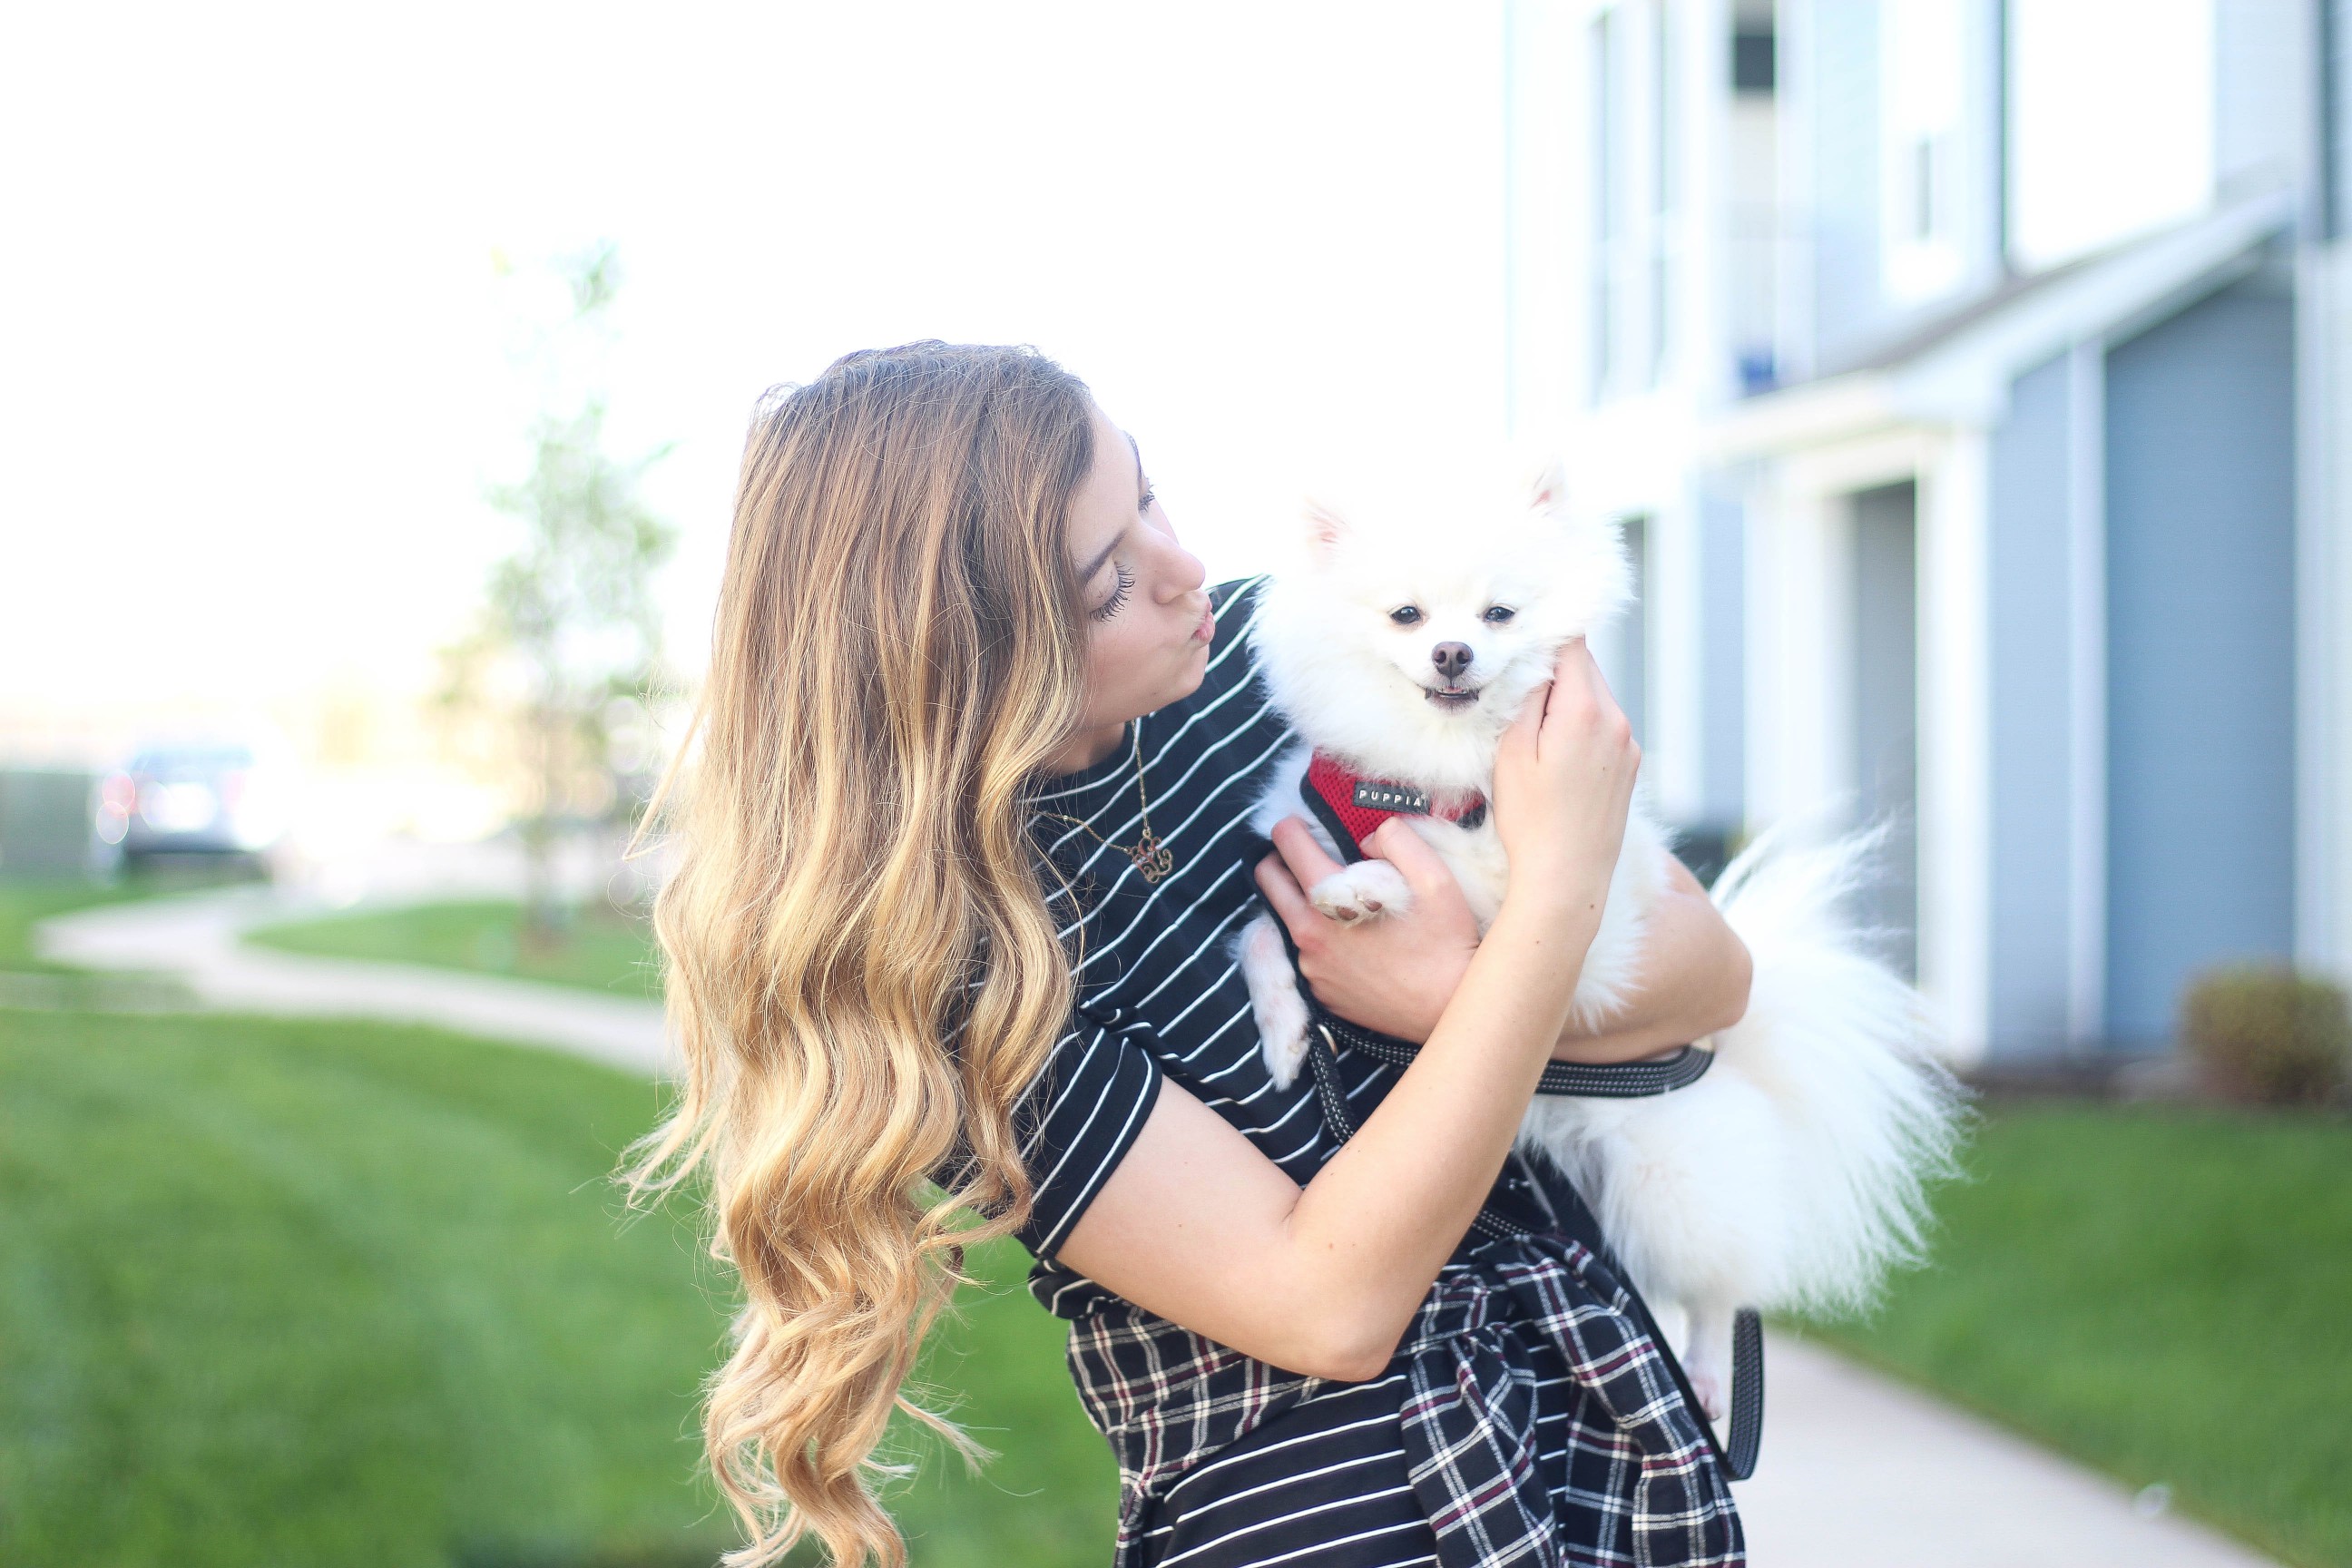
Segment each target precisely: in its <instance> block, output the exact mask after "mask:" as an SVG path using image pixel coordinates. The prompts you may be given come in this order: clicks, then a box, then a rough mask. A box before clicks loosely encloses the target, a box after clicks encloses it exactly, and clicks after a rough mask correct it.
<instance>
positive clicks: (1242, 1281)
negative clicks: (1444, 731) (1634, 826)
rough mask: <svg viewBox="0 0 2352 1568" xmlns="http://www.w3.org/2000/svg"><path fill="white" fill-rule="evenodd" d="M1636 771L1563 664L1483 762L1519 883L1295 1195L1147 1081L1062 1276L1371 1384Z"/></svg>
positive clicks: (1461, 1186) (1504, 1124) (1290, 1362)
mask: <svg viewBox="0 0 2352 1568" xmlns="http://www.w3.org/2000/svg"><path fill="white" fill-rule="evenodd" d="M1639 761H1640V752H1639V749H1638V748H1636V747H1635V746H1634V744H1633V738H1632V734H1631V731H1630V729H1629V727H1628V726H1627V724H1626V722H1625V718H1624V715H1623V714H1622V713H1621V712H1620V711H1618V709H1617V706H1616V704H1615V703H1614V702H1613V701H1612V700H1610V698H1609V695H1608V690H1607V688H1606V687H1605V686H1604V685H1603V684H1602V683H1601V679H1600V677H1599V674H1598V672H1597V671H1595V670H1594V669H1593V668H1592V663H1591V658H1590V657H1589V656H1588V655H1586V654H1585V652H1584V649H1583V648H1582V647H1581V646H1580V645H1579V646H1576V647H1571V648H1570V650H1569V651H1568V652H1566V653H1564V654H1563V655H1562V656H1561V659H1560V664H1559V669H1558V670H1557V672H1556V677H1555V679H1554V682H1553V684H1552V686H1551V687H1550V689H1549V691H1548V692H1547V693H1546V694H1545V695H1544V696H1543V697H1542V698H1540V699H1538V700H1531V701H1530V702H1529V703H1528V711H1527V712H1526V713H1525V714H1523V715H1522V717H1521V719H1520V721H1518V722H1517V723H1515V724H1514V725H1513V726H1512V728H1511V731H1510V732H1509V733H1508V734H1507V736H1506V737H1505V740H1504V743H1503V747H1502V754H1501V756H1500V757H1499V758H1498V761H1497V764H1496V786H1495V805H1494V809H1495V820H1496V827H1497V828H1498V830H1500V831H1501V832H1502V833H1503V835H1504V842H1505V845H1506V847H1507V849H1508V850H1509V852H1510V855H1511V858H1512V862H1513V864H1515V865H1524V866H1532V867H1534V868H1537V869H1538V872H1539V873H1540V874H1538V875H1530V876H1526V877H1523V878H1520V879H1517V885H1515V886H1514V888H1513V889H1512V891H1511V893H1510V895H1509V897H1508V898H1507V899H1506V900H1505V901H1504V905H1503V909H1502V910H1501V912H1500V913H1499V914H1498V915H1497V916H1496V920H1495V922H1494V925H1493V927H1492V928H1491V929H1490V930H1489V931H1487V933H1486V940H1485V941H1484V942H1481V943H1479V944H1478V946H1477V950H1476V952H1475V953H1474V954H1473V955H1472V956H1471V958H1470V960H1469V963H1468V964H1467V966H1466V968H1465V971H1464V973H1463V974H1462V977H1461V984H1460V985H1459V987H1458V988H1456V989H1455V991H1454V994H1453V997H1452V999H1451V1000H1450V1001H1449V1002H1448V1003H1447V1005H1446V1006H1445V1008H1444V1013H1443V1014H1442V1016H1440V1017H1439V1018H1438V1020H1437V1023H1436V1026H1435V1027H1434V1028H1433V1029H1432V1030H1431V1031H1430V1035H1429V1039H1428V1042H1427V1044H1426V1045H1425V1046H1424V1047H1423V1050H1422V1052H1421V1055H1420V1057H1419V1058H1417V1059H1416V1060H1415V1061H1414V1063H1413V1065H1412V1067H1411V1068H1407V1069H1406V1070H1405V1072H1404V1074H1403V1076H1402V1078H1401V1079H1399V1080H1398V1082H1397V1084H1396V1085H1395V1087H1394V1088H1393V1089H1391V1090H1390V1092H1389V1094H1388V1097H1387V1098H1386V1099H1385V1100H1382V1101H1381V1105H1380V1107H1379V1108H1378V1109H1377V1110H1374V1111H1373V1112H1372V1113H1371V1115H1370V1116H1369V1117H1368V1118H1366V1119H1365V1121H1364V1124H1363V1126H1362V1127H1361V1128H1360V1129H1359V1130H1358V1131H1357V1133H1356V1135H1355V1136H1354V1137H1353V1138H1351V1139H1350V1140H1349V1142H1347V1143H1346V1145H1345V1146H1343V1147H1342V1148H1341V1149H1340V1150H1339V1152H1338V1153H1336V1154H1335V1155H1333V1156H1332V1157H1331V1159H1330V1160H1329V1161H1328V1162H1327V1163H1325V1164H1324V1166H1323V1168H1322V1170H1321V1171H1320V1172H1318V1173H1317V1175H1316V1176H1315V1178H1314V1179H1313V1180H1312V1181H1311V1182H1309V1183H1308V1184H1307V1185H1306V1186H1305V1187H1303V1188H1302V1187H1300V1186H1297V1184H1294V1183H1293V1182H1292V1181H1291V1180H1290V1178H1289V1177H1287V1176H1286V1175H1284V1174H1283V1173H1282V1172H1281V1170H1280V1169H1279V1168H1278V1167H1277V1166H1276V1165H1275V1164H1274V1163H1272V1162H1271V1161H1269V1160H1267V1159H1266V1158H1265V1155H1264V1154H1262V1153H1260V1152H1258V1150H1257V1148H1256V1147H1255V1145H1254V1144H1252V1143H1251V1142H1249V1141H1248V1140H1246V1139H1245V1138H1244V1137H1243V1136H1242V1135H1241V1134H1240V1133H1239V1132H1237V1131H1234V1128H1233V1127H1231V1126H1230V1125H1229V1124H1227V1123H1226V1122H1225V1121H1224V1120H1223V1118H1222V1117H1220V1116H1218V1115H1217V1114H1216V1113H1215V1112H1214V1111H1213V1110H1209V1109H1208V1108H1207V1107H1205V1106H1203V1105H1202V1104H1201V1102H1200V1101H1199V1100H1195V1099H1194V1098H1193V1097H1192V1095H1190V1094H1189V1093H1187V1092H1185V1091H1184V1090H1183V1089H1181V1088H1180V1087H1178V1086H1177V1085H1175V1084H1172V1083H1171V1084H1167V1085H1165V1086H1164V1087H1163V1088H1162V1089H1161V1090H1160V1097H1159V1100H1158V1103H1157V1104H1156V1105H1155V1106H1154V1108H1153V1110H1152V1112H1151V1115H1150V1119H1149V1120H1148V1121H1146V1123H1145V1125H1144V1129H1143V1131H1142V1132H1141V1133H1140V1134H1139V1136H1138V1138H1137V1140H1136V1142H1135V1145H1134V1147H1133V1148H1131V1149H1130V1150H1129V1152H1128V1153H1127V1156H1126V1157H1125V1158H1124V1159H1123V1160H1121V1161H1120V1162H1119V1164H1118V1169H1117V1170H1115V1171H1114V1172H1112V1173H1111V1176H1110V1179H1109V1180H1108V1182H1106V1183H1105V1184H1104V1185H1103V1189H1102V1191H1101V1192H1100V1193H1099V1194H1097V1196H1096V1198H1095V1200H1094V1202H1093V1204H1092V1205H1089V1206H1088V1207H1087V1211H1086V1213H1085V1215H1083V1216H1081V1218H1080V1219H1079V1221H1078V1223H1077V1225H1076V1227H1074V1228H1073V1230H1072V1231H1071V1233H1070V1235H1069V1237H1068V1238H1067V1240H1066V1242H1065V1243H1064V1244H1063V1246H1062V1248H1061V1251H1060V1254H1059V1256H1060V1258H1061V1259H1062V1261H1063V1262H1065V1263H1066V1264H1067V1265H1068V1266H1069V1267H1071V1268H1076V1269H1077V1270H1079V1271H1080V1272H1081V1273H1084V1274H1086V1275H1087V1277H1088V1278H1090V1279H1095V1280H1097V1281H1099V1282H1100V1283H1101V1284H1103V1285H1105V1286H1107V1287H1108V1288H1109V1289H1112V1290H1115V1291H1117V1292H1118V1294H1119V1295H1121V1296H1124V1297H1125V1298H1127V1299H1128V1300H1130V1301H1133V1302H1135V1303H1136V1304H1138V1305H1139V1306H1141V1307H1143V1308H1145V1309H1146V1310H1150V1311H1152V1312H1156V1313H1158V1314H1159V1315H1160V1316H1161V1317H1164V1318H1167V1319H1169V1320H1170V1321H1173V1322H1177V1323H1181V1324H1182V1325H1184V1326H1185V1327H1186V1328H1189V1329H1192V1330H1193V1331H1195V1332H1197V1333H1201V1334H1205V1335H1207V1336H1208V1337H1209V1338H1211V1339H1213V1340H1215V1341H1217V1342H1220V1343H1223V1344H1226V1345H1230V1346H1232V1347H1233V1348H1234V1349H1235V1350H1239V1351H1242V1352H1244V1353H1246V1354H1249V1355H1252V1356H1255V1357H1256V1358H1258V1359H1260V1360H1262V1361H1267V1362H1271V1363H1275V1364H1276V1365H1277V1366H1283V1367H1287V1368H1289V1369H1290V1370H1292V1371H1294V1372H1300V1373H1311V1374H1315V1375H1318V1376H1323V1377H1331V1378H1342V1379H1361V1378H1367V1377H1371V1376H1374V1375H1376V1374H1377V1373H1379V1372H1380V1371H1381V1368H1382V1367H1384V1366H1386V1365H1387V1364H1388V1362H1389V1359H1390V1358H1391V1355H1393V1353H1394V1352H1395V1348H1396V1344H1397V1341H1398V1339H1399V1337H1400V1336H1402V1333H1403V1331H1404V1330H1405V1328H1406V1326H1407V1325H1408V1324H1409V1323H1411V1321H1412V1315H1413V1313H1414V1312H1415V1310H1418V1309H1419V1307H1420V1304H1421V1301H1422V1300H1423V1297H1424V1296H1425V1295H1426V1294H1427V1293H1428V1290H1429V1287H1430V1284H1431V1282H1432V1281H1433V1280H1434V1279H1436V1277H1437V1271H1438V1269H1439V1268H1442V1267H1443V1266H1444V1262H1445V1259H1446V1258H1448V1257H1449V1256H1451V1254H1452V1253H1453V1250H1454V1246H1455V1244H1456V1243H1457V1242H1459V1241H1460V1239H1461V1237H1462V1236H1463V1234H1464V1232H1465V1231H1466V1230H1467V1229H1468V1228H1469V1226H1470V1221H1471V1219H1472V1218H1473V1217H1474V1216H1475V1215H1476V1214H1477V1212H1478V1207H1479V1205H1481V1204H1482V1203H1484V1202H1485V1201H1486V1194H1487V1192H1488V1191H1489V1189H1490V1188H1491V1187H1492V1186H1493V1184H1494V1182H1495V1178H1496V1175H1497V1174H1498V1173H1500V1172H1501V1170H1502V1165H1503V1160H1504V1158H1505V1156H1506V1155H1507V1153H1508V1152H1509V1150H1510V1146H1511V1141H1512V1138H1513V1137H1514V1136H1515V1135H1516V1133H1517V1131H1518V1124H1519V1118H1520V1116H1521V1115H1522V1113H1524V1111H1525V1110H1526V1109H1527V1104H1528V1100H1529V1099H1530V1098H1531V1097H1532V1096H1533V1094H1534V1092H1535V1086H1536V1080H1537V1079H1538V1078H1539V1077H1540V1076H1541V1074H1542V1071H1543V1066H1544V1063H1545V1062H1546V1061H1547V1060H1548V1059H1549V1057H1550V1054H1551V1048H1552V1045H1553V1042H1554V1041H1556V1040H1557V1039H1558V1038H1559V1032H1560V1028H1561V1026H1562V1025H1563V1024H1564V1022H1565V1021H1566V1019H1567V1016H1568V1008H1569V1004H1570V998H1571V997H1572V995H1573V994H1574V992H1575V989H1576V980H1577V975H1578V973H1580V969H1581V967H1582V964H1583V960H1584V952H1585V950H1586V948H1587V947H1589V946H1590V945H1591V941H1592V935H1593V932H1594V931H1596V930H1597V929H1598V928H1599V925H1600V920H1601V904H1602V901H1603V900H1604V899H1605V898H1606V897H1607V894H1608V885H1609V871H1610V868H1611V867H1612V866H1613V865H1614V864H1615V861H1616V858H1617V849H1618V846H1619V843H1620V842H1621V840H1622V836H1623V833H1624V825H1625V810H1626V803H1627V801H1628V799H1629V798H1630V795H1631V790H1632V784H1633V773H1634V771H1635V769H1636V767H1637V766H1638V764H1639ZM1402 869H1404V870H1405V871H1406V873H1407V875H1408V877H1410V876H1411V875H1412V874H1413V873H1412V868H1410V867H1409V866H1408V867H1403V868H1402Z"/></svg>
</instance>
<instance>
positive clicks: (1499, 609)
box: [1486, 605, 1519, 626]
mask: <svg viewBox="0 0 2352 1568" xmlns="http://www.w3.org/2000/svg"><path fill="white" fill-rule="evenodd" d="M1518 613H1519V612H1518V611H1517V610H1515V609H1513V608H1511V606H1510V605H1487V606H1486V618H1487V619H1488V620H1490V621H1492V622H1494V623H1495V624H1496V626H1501V625H1502V624H1503V623H1504V622H1505V621H1507V620H1509V619H1510V618H1511V617H1512V616H1516V615H1517V614H1518Z"/></svg>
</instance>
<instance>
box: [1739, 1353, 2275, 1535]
mask: <svg viewBox="0 0 2352 1568" xmlns="http://www.w3.org/2000/svg"><path fill="white" fill-rule="evenodd" d="M1764 1386H1765V1390H1766V1394H1765V1403H1764V1410H1765V1415H1764V1451H1763V1457H1762V1458H1761V1459H1760V1460H1759V1462H1758V1464H1757V1467H1756V1477H1755V1479H1753V1480H1749V1481H1745V1482H1742V1483H1741V1484H1740V1485H1738V1487H1736V1488H1734V1489H1733V1492H1734V1495H1735V1496H1736V1497H1737V1498H1738V1500H1739V1511H1740V1515H1741V1517H1742V1518H1743V1519H1744V1520H1745V1521H1747V1525H1748V1552H1749V1558H1750V1562H1751V1563H1752V1564H1753V1568H1865V1565H1870V1568H2270V1565H2271V1560H2270V1559H2269V1558H2267V1557H2264V1556H2263V1555H2261V1554H2260V1553H2258V1552H2254V1551H2252V1549H2250V1548H2248V1547H2244V1546H2241V1545H2239V1544H2238V1543H2237V1542H2233V1541H2231V1540H2228V1539H2227V1538H2225V1537H2223V1536H2221V1535H2219V1534H2216V1533H2215V1532H2213V1531H2210V1530H2207V1529H2205V1528H2203V1527H2202V1526H2200V1525H2198V1524H2195V1523H2193V1522H2191V1521H2188V1520H2185V1519H2182V1518H2180V1517H2179V1516H2178V1515H2175V1514H2172V1513H2170V1512H2168V1511H2165V1510H2164V1507H2163V1502H2162V1500H2161V1494H2160V1493H2158V1489H2154V1488H2151V1489H2149V1491H2150V1493H2154V1494H2157V1495H2148V1494H2142V1495H2141V1496H2139V1497H2137V1498H2136V1497H2135V1496H2134V1495H2133V1494H2132V1493H2130V1492H2128V1491H2126V1490H2125V1489H2123V1488H2122V1487H2120V1486H2118V1485H2116V1483H2115V1482H2114V1481H2111V1480H2109V1479H2106V1478H2105V1477H2104V1476H2101V1475H2099V1474H2097V1473H2096V1472H2095V1471H2092V1470H2089V1469H2086V1468H2083V1467H2081V1466H2079V1465H2076V1464H2074V1463H2073V1462H2072V1461H2071V1460H2067V1459H2063V1458H2059V1457H2057V1456H2056V1455H2054V1454H2052V1453H2050V1452H2048V1451H2047V1450H2045V1449H2042V1448H2039V1447H2035V1446H2034V1445H2032V1444H2031V1443H2029V1442H2026V1441H2025V1440H2024V1439H2023V1438H2021V1437H2018V1436H2012V1435H2011V1434H2010V1433H2008V1432H2005V1431H2003V1430H2002V1429H2001V1428H2000V1427H1998V1426H1994V1425H1992V1424H1991V1423H1990V1422H1988V1421H1983V1420H1979V1419H1978V1418H1977V1417H1975V1416H1973V1415H1967V1414H1964V1413H1963V1412H1960V1411H1958V1410H1955V1409H1953V1408H1952V1407H1951V1406H1949V1405H1944V1404H1942V1403H1940V1402H1939V1401H1937V1400H1935V1399H1932V1398H1929V1397H1928V1396H1927V1395H1926V1394H1920V1393H1918V1392H1916V1390H1914V1389H1910V1388H1907V1387H1905V1386H1904V1385H1902V1384H1897V1383H1895V1382H1893V1381H1892V1380H1890V1379H1887V1378H1885V1377H1882V1376H1880V1375H1879V1374H1878V1373H1874V1372H1870V1371H1867V1370H1865V1369H1864V1368H1862V1367H1859V1366H1856V1365H1854V1364H1853V1363H1852V1362H1849V1361H1846V1360H1843V1358H1841V1357H1839V1356H1836V1355H1833V1354H1832V1353H1831V1352H1828V1351H1826V1350H1824V1349H1822V1346H1820V1345H1819V1344H1818V1343H1811V1342H1806V1341H1803V1340H1800V1339H1795V1338H1792V1337H1790V1336H1789V1335H1786V1334H1775V1335H1773V1336H1771V1339H1770V1342H1769V1344H1768V1345H1767V1347H1766V1351H1765V1373H1764Z"/></svg>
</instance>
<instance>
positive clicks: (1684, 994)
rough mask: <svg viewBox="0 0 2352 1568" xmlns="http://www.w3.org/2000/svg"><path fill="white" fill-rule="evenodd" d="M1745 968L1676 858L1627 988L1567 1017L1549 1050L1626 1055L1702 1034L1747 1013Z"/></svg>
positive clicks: (1744, 958) (1563, 1056) (1732, 935)
mask: <svg viewBox="0 0 2352 1568" xmlns="http://www.w3.org/2000/svg"><path fill="white" fill-rule="evenodd" d="M1750 974H1751V965H1750V963H1749V961H1748V948H1747V944H1746V943H1744V942H1741V941H1740V940H1739V938H1738V934H1737V933H1736V932H1734V931H1732V929H1731V927H1730V926H1729V925H1728V924H1727V923H1726V922H1725V921H1724V919H1723V916H1722V914H1721V913H1720V912H1719V911H1718V910H1717V909H1716V907H1715V905H1714V904H1713V902H1711V901H1710V900H1708V898H1707V896H1706V889H1703V888H1701V887H1700V886H1699V884H1698V879H1696V877H1693V876H1692V875H1691V874H1690V872H1689V871H1687V870H1685V868H1683V866H1682V864H1681V862H1679V861H1676V862H1675V864H1674V866H1673V868H1672V870H1671V874H1670V879H1669V882H1668V886H1667V889H1666V890H1665V892H1664V895H1663V896H1662V897H1661V898H1660V899H1659V900H1658V902H1657V905H1656V907H1655V908H1654V909H1653V910H1651V912H1650V919H1649V921H1648V922H1647V928H1646V930H1645V931H1643V942H1642V961H1641V971H1640V973H1639V974H1638V976H1637V978H1636V981H1635V984H1634V987H1633V994H1631V995H1630V996H1628V997H1627V998H1626V1001H1625V1004H1624V1005H1622V1006H1621V1007H1620V1008H1618V1009H1617V1010H1616V1011H1615V1012H1613V1013H1611V1014H1609V1015H1607V1016H1604V1017H1602V1018H1601V1019H1599V1020H1598V1021H1597V1022H1588V1021H1586V1020H1583V1019H1580V1018H1578V1017H1576V1016H1570V1019H1569V1021H1568V1024H1567V1026H1566V1027H1565V1028H1563V1029H1562V1030H1561V1031H1560V1036H1559V1042H1558V1043H1557V1045H1555V1046H1554V1047H1553V1050H1552V1056H1553V1058H1555V1059H1557V1060H1559V1061H1572V1062H1622V1061H1633V1060H1636V1059H1638V1058H1643V1057H1647V1056H1655V1055H1656V1054H1658V1053H1659V1052H1661V1051H1666V1050H1671V1049H1673V1048H1674V1047H1676V1046H1683V1045H1688V1044H1689V1043H1690V1042H1692V1041H1694V1040H1699V1039H1704V1038H1706V1037H1707V1036H1709V1035H1711V1034H1714V1033H1715V1032H1716V1031H1717V1030H1718V1029H1727V1028H1729V1027H1730V1026H1732V1025H1734V1024H1736V1023H1738V1022H1739V1020H1740V1018H1741V1016H1743V1015H1745V1014H1746V1012H1747V1011H1748V981H1749V978H1750Z"/></svg>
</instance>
